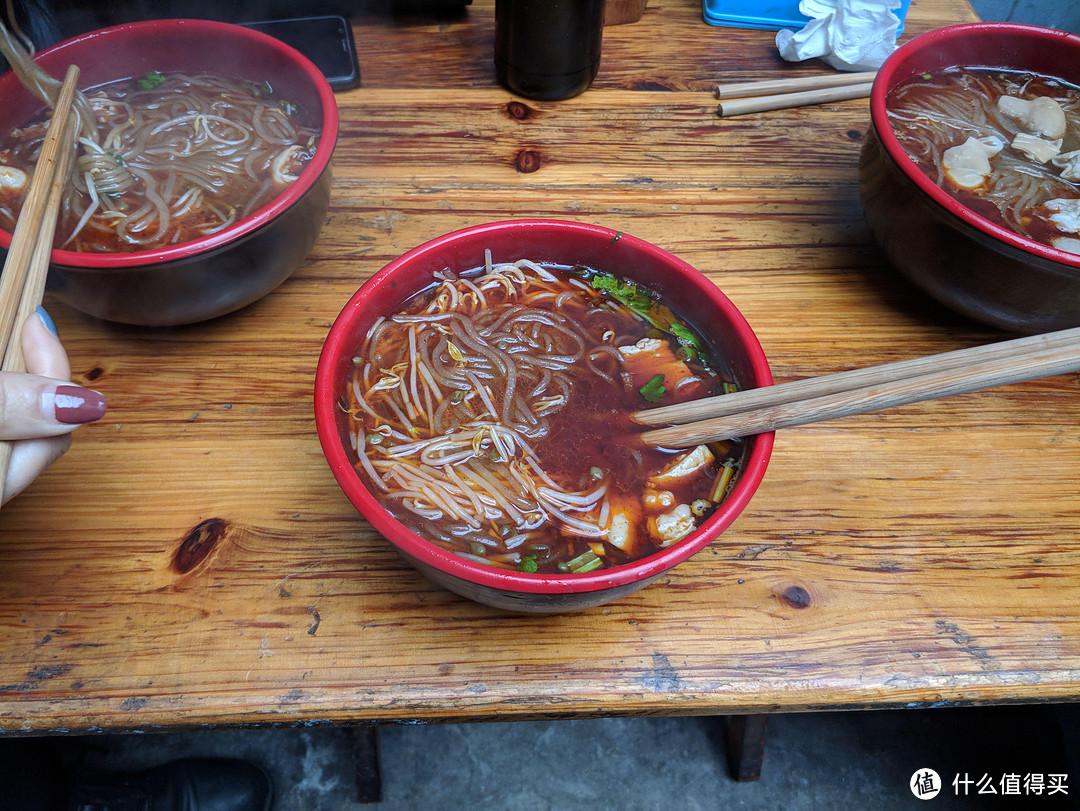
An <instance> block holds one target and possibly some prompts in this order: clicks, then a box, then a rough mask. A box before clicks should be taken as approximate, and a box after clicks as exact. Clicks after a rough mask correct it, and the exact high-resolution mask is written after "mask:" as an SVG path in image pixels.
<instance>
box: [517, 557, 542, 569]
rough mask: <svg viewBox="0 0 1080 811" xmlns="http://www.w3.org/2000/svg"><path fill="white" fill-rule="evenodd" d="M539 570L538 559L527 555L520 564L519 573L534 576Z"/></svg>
mask: <svg viewBox="0 0 1080 811" xmlns="http://www.w3.org/2000/svg"><path fill="white" fill-rule="evenodd" d="M539 568H540V567H539V566H537V565H536V558H534V557H533V556H532V555H527V556H525V557H523V558H522V559H521V562H520V563H519V564H518V571H519V572H527V573H528V574H532V573H533V572H535V571H536V570H537V569H539Z"/></svg>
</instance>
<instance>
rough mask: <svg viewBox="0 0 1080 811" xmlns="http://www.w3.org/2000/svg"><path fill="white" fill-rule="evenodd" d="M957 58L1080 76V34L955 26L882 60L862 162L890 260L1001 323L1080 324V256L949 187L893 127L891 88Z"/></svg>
mask: <svg viewBox="0 0 1080 811" xmlns="http://www.w3.org/2000/svg"><path fill="white" fill-rule="evenodd" d="M952 66H969V67H970V66H986V67H1001V68H1010V69H1015V70H1025V71H1034V72H1037V73H1044V74H1048V75H1051V76H1056V77H1058V78H1061V79H1064V80H1066V81H1068V82H1072V83H1073V84H1080V36H1076V35H1074V34H1067V33H1063V32H1061V31H1055V30H1052V29H1047V28H1039V27H1035V26H1030V25H1019V24H1012V23H970V24H963V25H954V26H949V27H946V28H941V29H938V30H936V31H931V32H929V33H926V34H922V35H920V36H918V37H915V38H913V39H911V40H909V41H908V42H906V43H904V44H903V45H901V46H900V47H899V48H898V49H897V50H896V51H895V52H894V53H893V54H892V55H891V56H890V57H889V58H888V59H887V60H886V62H885V64H884V65H882V67H881V69H880V70H879V71H878V73H877V76H876V78H875V80H874V86H873V89H872V91H871V96H870V128H869V132H868V134H867V137H866V140H865V142H864V144H863V148H862V152H861V155H860V161H859V190H860V196H861V199H862V204H863V209H864V211H865V214H866V220H867V222H868V224H869V225H870V230H871V231H872V233H873V235H874V238H875V239H876V241H877V242H878V244H879V245H880V246H881V248H882V249H883V250H884V252H885V254H886V256H887V257H888V259H889V261H890V263H891V264H892V265H893V266H894V267H895V268H897V269H898V270H900V271H901V272H902V273H903V274H904V275H905V276H907V277H908V278H909V279H911V280H912V281H913V282H914V283H915V284H917V285H918V286H919V287H921V288H922V289H923V290H925V291H926V292H927V293H929V294H930V295H931V296H933V297H934V298H935V299H937V300H938V301H940V302H941V303H942V304H944V305H946V306H947V307H950V308H952V309H953V310H955V311H957V312H959V313H961V314H963V315H965V316H967V317H969V318H971V319H974V320H976V321H979V322H981V323H983V324H987V325H990V326H993V327H998V328H1000V329H1004V330H1009V331H1014V332H1023V333H1038V332H1046V331H1051V330H1057V329H1066V328H1069V327H1075V326H1080V255H1077V254H1073V253H1067V252H1065V251H1060V250H1056V249H1054V248H1051V247H1048V246H1046V245H1042V244H1040V243H1037V242H1033V241H1032V240H1029V239H1025V238H1024V237H1021V236H1019V235H1017V234H1016V233H1014V232H1012V231H1010V230H1007V229H1006V228H1003V227H1001V226H999V225H997V224H995V223H993V222H991V221H990V220H988V219H985V218H984V217H981V216H980V215H978V214H976V213H975V212H974V211H972V210H971V209H969V208H967V207H965V206H963V205H962V204H960V203H958V202H957V201H956V200H954V199H953V198H952V197H951V196H949V195H948V194H947V193H946V192H944V191H943V190H942V189H941V188H939V187H938V186H937V184H935V183H934V182H933V181H932V180H931V179H930V178H928V177H926V175H925V174H924V173H923V172H922V171H921V170H920V169H919V168H918V166H916V165H915V163H914V162H913V161H912V160H911V159H910V158H909V157H908V156H907V155H906V154H905V152H904V150H903V148H902V147H901V145H900V143H899V141H898V140H897V138H896V136H895V135H894V133H893V131H892V129H891V127H890V126H889V122H888V118H887V115H886V109H885V98H886V95H887V94H888V92H889V91H890V90H891V89H892V88H893V87H895V86H896V85H898V84H899V83H901V82H903V81H905V80H906V79H909V78H910V77H912V76H914V75H918V74H921V73H926V72H927V71H933V70H938V69H941V68H946V67H952Z"/></svg>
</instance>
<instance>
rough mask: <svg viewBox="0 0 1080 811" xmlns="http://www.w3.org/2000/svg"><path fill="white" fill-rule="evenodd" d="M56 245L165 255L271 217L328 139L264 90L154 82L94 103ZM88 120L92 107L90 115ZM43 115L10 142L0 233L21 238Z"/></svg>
mask: <svg viewBox="0 0 1080 811" xmlns="http://www.w3.org/2000/svg"><path fill="white" fill-rule="evenodd" d="M87 97H88V101H89V106H90V110H91V111H92V117H93V124H92V125H91V129H90V132H92V133H93V132H94V131H95V130H96V137H89V136H88V135H87V134H86V125H85V124H83V127H82V129H81V130H80V132H81V135H82V137H80V139H79V143H80V154H79V157H78V159H77V163H76V165H75V168H74V170H73V172H72V176H71V178H70V180H69V182H68V185H67V188H66V192H65V197H64V201H63V206H62V210H61V215H60V221H59V224H58V226H57V232H56V239H55V241H54V245H55V247H57V248H64V249H67V250H73V251H81V252H88V253H103V252H113V251H142V250H151V249H156V248H164V247H168V246H170V245H174V244H177V243H181V242H187V241H189V240H192V239H198V238H200V237H205V236H209V235H211V234H214V233H217V232H218V231H221V230H223V229H225V228H228V227H229V226H230V225H232V224H233V223H235V222H236V221H238V220H240V219H243V218H244V217H246V216H248V215H249V214H252V213H254V212H255V211H257V210H258V209H260V208H262V207H263V206H265V205H266V204H267V203H269V202H270V201H271V200H272V199H274V198H275V197H276V196H277V195H278V194H280V193H281V191H283V190H284V189H285V188H286V187H287V186H289V185H290V184H291V183H292V182H293V181H295V180H296V179H297V177H298V175H299V174H300V172H301V171H303V168H304V166H305V165H307V163H308V162H309V161H310V160H311V158H312V157H313V155H314V153H315V149H316V147H317V142H318V132H317V130H316V129H315V128H314V127H312V125H311V123H310V122H309V121H308V120H307V117H306V115H305V112H304V110H303V109H302V108H301V107H300V106H298V104H297V103H296V100H293V99H284V98H279V97H278V96H276V95H275V93H274V90H273V88H272V87H271V86H270V85H269V84H266V83H262V84H259V83H255V82H249V81H245V80H240V79H229V78H224V77H221V76H216V75H210V74H199V75H189V74H183V73H168V74H161V73H149V74H147V75H145V76H143V77H140V78H138V79H131V80H125V81H121V82H113V83H109V84H106V85H102V86H100V87H98V88H97V89H96V90H93V91H88V93H87ZM84 109H85V108H84ZM48 121H49V117H48V114H47V113H46V112H45V111H42V112H41V113H40V114H39V115H38V116H37V117H36V118H35V119H34V120H32V121H30V122H29V123H27V124H26V125H25V126H22V127H19V128H17V129H15V130H13V131H12V132H10V133H8V134H7V136H6V137H4V138H3V140H0V227H2V228H4V229H5V230H8V231H11V230H13V229H14V227H15V220H16V217H17V216H18V213H19V209H20V207H21V206H22V201H23V196H24V194H25V192H26V188H27V185H28V183H27V181H28V178H29V176H30V175H31V173H32V171H33V166H34V163H35V161H36V160H37V155H38V152H39V151H40V149H41V145H42V143H43V141H44V138H45V130H46V127H47V126H48Z"/></svg>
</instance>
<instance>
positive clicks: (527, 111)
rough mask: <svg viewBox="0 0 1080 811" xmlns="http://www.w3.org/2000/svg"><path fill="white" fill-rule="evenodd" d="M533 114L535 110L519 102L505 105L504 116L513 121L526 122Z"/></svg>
mask: <svg viewBox="0 0 1080 811" xmlns="http://www.w3.org/2000/svg"><path fill="white" fill-rule="evenodd" d="M535 114H536V110H534V109H533V108H532V107H530V106H529V105H528V104H522V103H521V102H520V101H511V102H509V103H507V105H506V115H507V116H509V117H510V118H512V119H514V120H515V121H527V120H528V119H530V118H532V117H533V116H534V115H535Z"/></svg>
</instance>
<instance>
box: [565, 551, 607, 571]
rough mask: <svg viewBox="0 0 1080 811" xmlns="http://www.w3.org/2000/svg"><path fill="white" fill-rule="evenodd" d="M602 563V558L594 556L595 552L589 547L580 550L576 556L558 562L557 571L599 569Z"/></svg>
mask: <svg viewBox="0 0 1080 811" xmlns="http://www.w3.org/2000/svg"><path fill="white" fill-rule="evenodd" d="M603 565H604V561H603V559H602V558H599V557H597V556H596V553H595V552H593V551H592V550H591V549H590V550H588V551H586V552H582V553H581V554H580V555H578V556H577V557H576V558H572V559H570V560H568V561H566V562H565V563H560V564H559V571H561V572H575V573H581V572H591V571H593V570H594V569H599V568H600V567H601V566H603Z"/></svg>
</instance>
